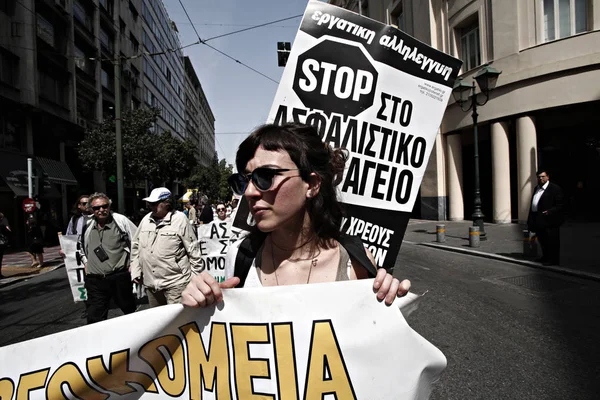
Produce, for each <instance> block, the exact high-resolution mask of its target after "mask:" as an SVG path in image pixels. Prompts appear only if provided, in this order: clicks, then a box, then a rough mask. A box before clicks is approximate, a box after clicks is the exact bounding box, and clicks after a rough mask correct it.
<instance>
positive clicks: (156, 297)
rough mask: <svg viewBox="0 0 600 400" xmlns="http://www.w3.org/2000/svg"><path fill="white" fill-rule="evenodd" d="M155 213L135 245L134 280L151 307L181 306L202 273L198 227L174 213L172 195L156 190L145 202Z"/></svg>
mask: <svg viewBox="0 0 600 400" xmlns="http://www.w3.org/2000/svg"><path fill="white" fill-rule="evenodd" d="M144 201H146V203H147V204H148V208H149V209H150V210H151V212H150V213H148V215H146V216H145V217H144V219H142V222H140V226H139V227H138V229H137V231H136V233H135V237H134V239H133V245H132V259H131V278H132V279H133V281H134V282H136V283H138V284H139V283H142V282H143V283H144V286H146V293H147V294H148V303H149V305H150V307H157V306H161V305H165V304H178V303H180V302H181V292H183V289H185V287H186V286H187V284H188V283H189V282H190V279H191V278H192V273H194V274H195V273H200V272H201V271H202V269H203V267H202V265H201V254H200V245H199V243H198V238H197V237H196V233H195V230H194V227H193V226H192V225H191V224H190V222H189V220H188V219H187V218H186V216H185V215H184V214H183V213H182V212H179V211H177V210H175V209H174V204H173V199H172V198H171V192H170V191H169V189H167V188H164V187H163V188H156V189H154V190H152V193H150V197H146V198H145V199H144Z"/></svg>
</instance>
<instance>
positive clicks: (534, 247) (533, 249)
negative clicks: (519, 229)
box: [529, 233, 538, 257]
mask: <svg viewBox="0 0 600 400" xmlns="http://www.w3.org/2000/svg"><path fill="white" fill-rule="evenodd" d="M529 244H530V247H529V255H530V256H531V257H537V255H538V243H537V235H536V234H535V233H531V235H530V236H529Z"/></svg>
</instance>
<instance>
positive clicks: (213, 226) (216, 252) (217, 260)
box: [198, 218, 243, 282]
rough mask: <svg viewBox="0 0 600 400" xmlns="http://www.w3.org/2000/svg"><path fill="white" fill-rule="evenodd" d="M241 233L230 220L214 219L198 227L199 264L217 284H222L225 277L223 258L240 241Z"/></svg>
mask: <svg viewBox="0 0 600 400" xmlns="http://www.w3.org/2000/svg"><path fill="white" fill-rule="evenodd" d="M242 233H243V231H242V230H241V229H239V228H236V227H234V226H232V223H231V220H230V219H229V218H228V219H227V220H225V221H221V220H219V219H215V220H213V221H212V222H209V223H208V224H201V225H198V241H199V243H200V253H201V255H202V259H201V263H202V266H203V267H204V270H205V271H206V272H208V273H209V274H211V275H212V276H213V278H215V279H216V280H217V282H223V281H224V280H225V279H226V278H227V277H226V276H225V256H226V254H227V251H228V250H229V246H230V245H231V244H233V243H235V242H236V241H237V240H239V239H240V237H241V234H242Z"/></svg>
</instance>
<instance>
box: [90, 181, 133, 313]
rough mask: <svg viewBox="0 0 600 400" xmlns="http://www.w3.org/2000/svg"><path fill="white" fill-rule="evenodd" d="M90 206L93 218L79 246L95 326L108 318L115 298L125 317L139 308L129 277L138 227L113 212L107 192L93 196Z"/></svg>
mask: <svg viewBox="0 0 600 400" xmlns="http://www.w3.org/2000/svg"><path fill="white" fill-rule="evenodd" d="M89 204H90V206H91V209H92V212H93V216H92V218H91V219H90V220H89V221H88V223H87V225H85V227H84V229H83V232H82V233H81V235H80V236H79V246H80V248H81V251H82V252H83V256H84V257H83V262H84V265H85V272H86V278H85V288H86V290H87V294H88V300H87V323H88V324H93V323H94V322H98V321H103V320H105V319H106V318H107V317H108V310H109V308H110V301H111V299H112V300H114V301H115V303H116V304H117V305H118V306H119V307H120V308H121V310H122V311H123V313H124V314H131V313H133V312H134V311H135V309H136V304H135V297H134V295H133V284H132V282H131V275H130V274H129V263H130V261H131V241H132V238H133V235H134V234H135V230H136V226H135V225H134V223H133V222H131V221H130V220H129V219H128V218H127V217H125V216H124V215H121V214H118V213H116V212H112V211H111V210H110V205H111V200H110V199H109V198H108V196H107V195H105V194H104V193H94V194H92V195H91V196H90V197H89Z"/></svg>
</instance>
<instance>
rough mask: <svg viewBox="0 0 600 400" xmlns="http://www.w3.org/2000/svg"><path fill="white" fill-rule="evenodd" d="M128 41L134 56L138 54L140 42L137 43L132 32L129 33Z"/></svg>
mask: <svg viewBox="0 0 600 400" xmlns="http://www.w3.org/2000/svg"><path fill="white" fill-rule="evenodd" d="M129 40H130V41H131V48H132V50H133V53H134V54H138V53H139V52H140V42H138V41H137V39H136V38H135V36H133V33H132V32H129Z"/></svg>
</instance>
